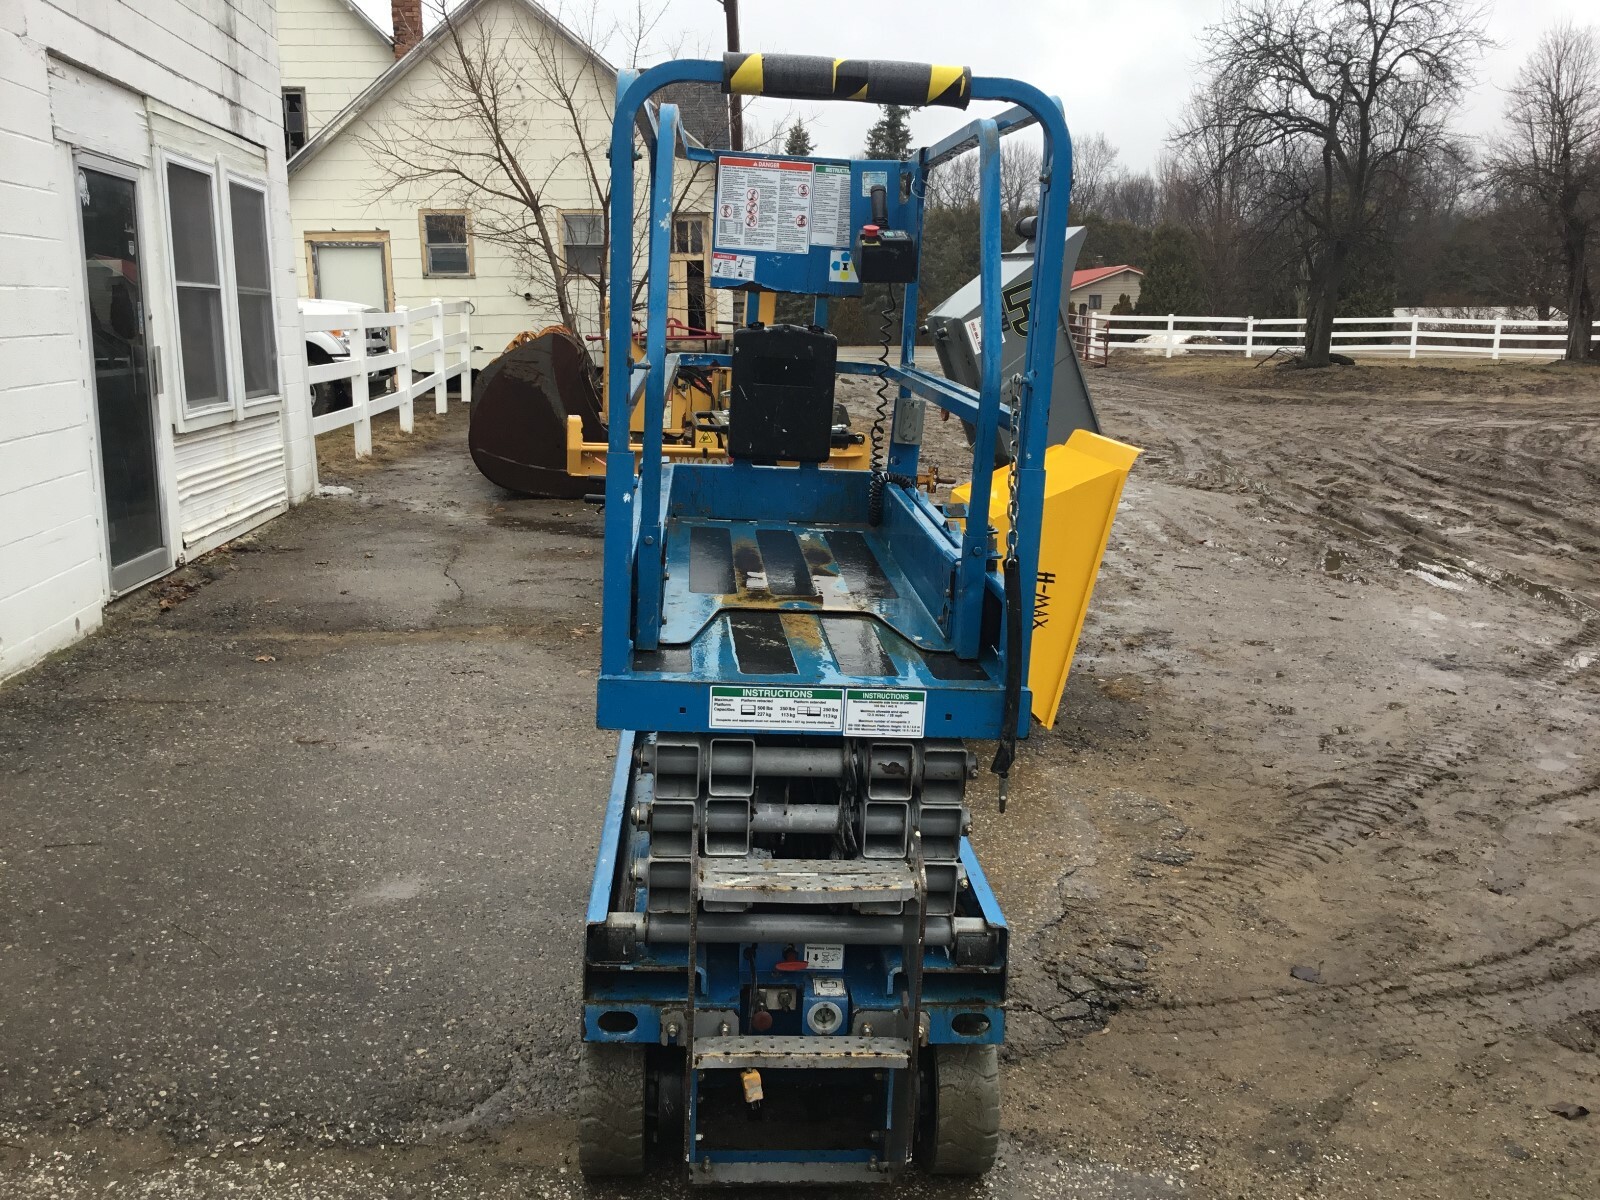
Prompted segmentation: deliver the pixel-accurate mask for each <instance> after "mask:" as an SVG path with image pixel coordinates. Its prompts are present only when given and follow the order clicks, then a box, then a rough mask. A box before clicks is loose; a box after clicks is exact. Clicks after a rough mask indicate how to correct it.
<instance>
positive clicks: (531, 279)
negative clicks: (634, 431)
mask: <svg viewBox="0 0 1600 1200" xmlns="http://www.w3.org/2000/svg"><path fill="white" fill-rule="evenodd" d="M666 11H667V10H666V7H665V6H652V5H647V4H646V3H645V2H644V0H635V7H634V10H633V11H632V13H631V14H630V16H629V18H628V19H627V20H625V21H620V22H611V21H609V20H607V19H606V18H604V17H603V16H602V9H601V7H600V6H599V4H597V3H594V2H593V0H591V3H590V6H589V7H588V9H586V10H585V11H583V12H582V13H580V14H578V18H577V20H576V27H574V25H571V24H565V23H560V24H558V25H557V26H552V25H551V24H547V23H546V22H544V21H541V20H537V19H536V18H534V17H533V16H532V15H531V14H529V15H528V16H526V17H523V18H520V19H518V20H517V21H516V23H515V24H514V25H512V26H511V27H509V28H508V27H507V26H506V25H505V24H504V23H497V24H494V25H492V26H491V25H490V24H488V23H487V22H486V21H485V20H484V19H483V18H481V17H477V16H475V17H472V18H469V19H468V20H466V21H462V20H460V19H458V18H457V17H456V16H455V14H454V13H453V12H451V11H449V10H448V9H447V8H445V6H444V3H443V0H439V15H438V20H439V22H441V23H442V24H443V25H444V27H445V32H444V35H443V38H444V44H443V45H441V46H440V47H439V49H438V50H437V51H435V53H434V66H435V68H436V70H437V71H438V73H439V76H440V83H439V84H438V85H437V86H435V87H432V88H428V89H426V90H422V89H419V90H417V91H415V92H412V93H409V94H407V95H406V96H405V97H403V98H402V99H401V100H399V101H398V103H397V104H396V107H395V113H396V115H395V116H394V117H392V118H391V119H389V120H388V121H386V122H384V123H382V124H380V125H376V126H375V127H373V128H372V129H371V131H370V132H368V133H367V134H365V135H362V136H361V137H360V138H359V139H358V140H359V141H360V143H361V144H362V145H363V146H364V147H365V148H366V149H367V151H368V153H370V154H371V156H372V158H373V161H374V162H375V163H376V164H377V166H378V175H377V177H376V178H375V179H374V181H373V192H374V194H382V193H387V192H390V191H393V190H394V189H396V188H404V189H407V190H408V191H409V192H410V193H411V194H412V195H414V196H416V197H417V198H418V199H419V200H420V201H422V202H424V203H430V204H436V205H438V206H440V207H454V208H464V209H468V210H470V211H471V213H472V233H473V236H474V237H476V238H479V239H481V240H483V241H485V242H489V243H492V244H495V245H498V246H501V247H504V248H505V249H506V250H507V251H508V252H509V253H510V254H511V256H512V258H513V261H514V262H515V263H516V264H517V267H518V271H519V273H520V274H521V275H522V276H523V278H524V279H525V280H526V282H527V285H528V286H527V289H526V290H528V291H529V292H531V293H537V294H542V295H548V296H549V298H550V299H551V301H552V302H553V305H554V308H555V311H556V314H557V316H558V318H559V320H560V322H561V324H563V325H566V326H567V327H568V328H571V329H574V330H577V329H580V327H581V324H582V319H583V318H584V317H586V316H588V315H589V314H590V313H591V312H595V313H597V308H596V309H593V310H591V309H590V307H589V306H588V305H586V304H580V303H579V295H578V291H577V288H578V287H579V286H580V285H585V286H592V287H593V288H594V289H595V294H596V296H597V297H603V296H604V295H605V293H606V284H607V272H608V271H609V269H610V247H611V216H610V200H611V171H610V166H609V164H608V161H607V156H608V152H609V148H610V140H611V119H612V113H613V110H614V107H615V104H614V89H615V82H614V76H613V69H612V67H611V66H610V64H609V63H607V61H606V60H605V59H604V58H603V57H602V51H603V50H604V49H606V48H612V49H614V50H616V51H618V52H620V56H621V57H622V60H623V61H624V62H625V63H626V64H628V65H630V66H634V65H637V64H638V63H639V61H640V60H641V59H642V58H644V57H646V56H648V55H649V54H650V53H651V51H650V46H651V43H652V40H653V38H654V36H655V34H656V32H657V30H658V28H659V26H660V24H661V22H662V20H663V18H664V16H665V15H666ZM558 21H559V19H558ZM552 116H554V119H555V121H556V123H557V124H558V126H559V129H560V134H559V136H557V137H554V138H552V137H551V136H550V133H551V119H552ZM641 169H642V167H641ZM697 172H698V168H696V169H695V170H691V171H689V172H686V174H687V175H688V178H687V179H686V181H685V183H684V185H683V188H682V190H681V192H680V193H679V196H678V197H677V200H678V204H677V205H675V206H674V207H675V208H676V207H678V205H681V204H682V202H683V198H684V196H686V195H687V194H688V193H689V191H690V190H691V189H692V188H693V187H694V186H695V184H696V182H697ZM645 192H646V189H643V188H640V189H636V195H637V196H638V197H639V199H638V203H637V205H636V212H635V224H636V227H640V226H642V224H643V223H644V218H645V211H646V205H647V204H648V196H647V195H646V194H645ZM574 210H582V213H588V214H592V215H581V213H580V215H578V216H573V215H572V213H573V211H574ZM567 221H575V222H576V225H574V227H573V228H571V229H568V228H564V227H563V222H567ZM642 240H643V239H636V243H637V242H640V241H642ZM569 244H575V245H579V246H581V247H582V249H581V251H576V252H574V253H571V254H569V253H568V249H567V247H568V245H569ZM642 254H643V247H642V246H640V247H638V248H637V255H638V256H640V257H642ZM636 261H637V260H636ZM642 275H643V272H642V271H641V270H639V269H637V266H636V269H635V271H634V276H635V283H634V295H635V298H637V296H638V294H639V292H640V290H641V289H642V288H643V287H644V280H643V278H642ZM517 290H519V291H522V290H524V289H522V288H518V289H517ZM602 333H603V330H602Z"/></svg>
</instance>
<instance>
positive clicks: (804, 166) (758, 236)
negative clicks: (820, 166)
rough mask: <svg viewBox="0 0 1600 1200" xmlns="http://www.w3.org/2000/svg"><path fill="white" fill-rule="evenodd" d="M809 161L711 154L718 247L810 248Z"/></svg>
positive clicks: (785, 250) (797, 250) (782, 250)
mask: <svg viewBox="0 0 1600 1200" xmlns="http://www.w3.org/2000/svg"><path fill="white" fill-rule="evenodd" d="M814 174H815V172H814V170H813V164H811V163H808V162H786V161H784V160H783V159H777V158H740V157H736V156H734V155H723V156H722V157H720V158H718V159H717V221H716V231H715V235H714V238H713V241H714V242H715V244H716V246H717V248H719V249H722V250H766V251H770V252H773V253H777V254H804V253H805V252H806V251H808V250H809V249H811V196H812V192H813V191H814V190H815V186H816V185H815V183H814V182H813V178H812V177H813V175H814Z"/></svg>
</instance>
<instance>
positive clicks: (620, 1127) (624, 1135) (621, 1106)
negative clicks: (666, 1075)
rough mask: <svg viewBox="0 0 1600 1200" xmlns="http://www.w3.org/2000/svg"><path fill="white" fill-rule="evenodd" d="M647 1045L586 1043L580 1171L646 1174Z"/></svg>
mask: <svg viewBox="0 0 1600 1200" xmlns="http://www.w3.org/2000/svg"><path fill="white" fill-rule="evenodd" d="M644 1054H645V1050H644V1047H643V1046H627V1045H620V1046H619V1045H608V1044H605V1043H599V1042H585V1043H584V1044H583V1056H582V1058H581V1059H580V1061H579V1064H578V1169H579V1170H581V1171H582V1172H583V1173H584V1174H585V1175H591V1176H604V1175H639V1174H642V1173H643V1172H644Z"/></svg>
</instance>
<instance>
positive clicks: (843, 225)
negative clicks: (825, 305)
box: [811, 163, 850, 282]
mask: <svg viewBox="0 0 1600 1200" xmlns="http://www.w3.org/2000/svg"><path fill="white" fill-rule="evenodd" d="M811 244H812V245H813V246H848V245H849V244H850V168H849V167H848V166H845V165H843V164H839V165H830V164H829V163H817V164H816V171H815V178H814V179H813V181H812V189H811ZM835 282H838V281H837V280H835Z"/></svg>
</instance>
